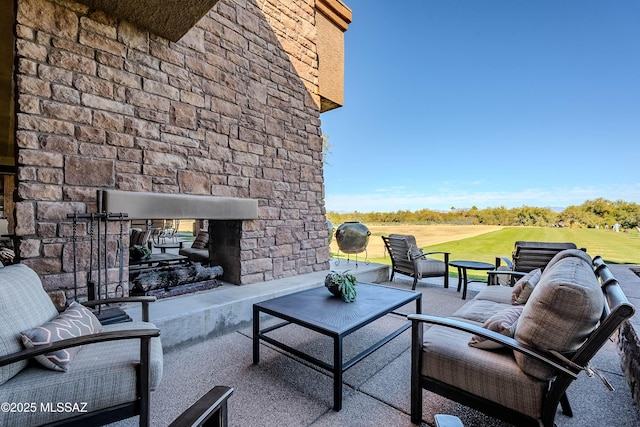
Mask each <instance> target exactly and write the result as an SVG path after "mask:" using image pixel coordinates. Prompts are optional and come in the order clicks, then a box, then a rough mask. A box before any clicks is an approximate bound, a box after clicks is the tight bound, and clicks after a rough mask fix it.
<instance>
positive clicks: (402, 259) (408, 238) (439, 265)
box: [382, 234, 449, 290]
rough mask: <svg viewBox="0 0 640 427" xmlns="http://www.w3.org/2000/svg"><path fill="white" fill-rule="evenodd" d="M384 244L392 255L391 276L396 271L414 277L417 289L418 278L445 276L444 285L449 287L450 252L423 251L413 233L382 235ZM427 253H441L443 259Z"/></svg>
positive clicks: (391, 278) (391, 279) (414, 285)
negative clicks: (434, 257)
mask: <svg viewBox="0 0 640 427" xmlns="http://www.w3.org/2000/svg"><path fill="white" fill-rule="evenodd" d="M382 240H383V241H384V245H385V247H386V250H387V252H388V253H389V256H390V257H391V277H390V278H389V280H390V281H393V278H394V276H395V274H396V273H400V274H405V275H407V276H410V277H413V286H412V288H411V289H413V290H415V289H416V285H417V283H418V280H420V279H422V278H424V277H444V287H445V288H448V287H449V252H422V249H420V248H419V247H418V245H417V244H416V238H415V237H414V236H412V235H405V234H390V235H389V236H382ZM427 255H440V256H442V257H443V260H442V261H441V260H438V259H433V258H430V257H428V256H427Z"/></svg>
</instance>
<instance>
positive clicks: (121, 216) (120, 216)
mask: <svg viewBox="0 0 640 427" xmlns="http://www.w3.org/2000/svg"><path fill="white" fill-rule="evenodd" d="M127 217H128V215H127V214H126V213H109V212H105V213H73V214H67V218H69V219H71V220H72V225H73V235H72V246H73V249H72V251H73V297H74V299H75V300H77V299H78V246H79V245H78V223H79V221H82V222H84V223H85V226H86V230H87V235H88V237H89V263H88V267H89V271H88V276H87V298H88V299H89V300H90V301H92V300H102V299H107V298H109V274H108V272H109V257H108V253H109V251H108V238H107V237H108V235H109V234H108V231H109V227H108V226H109V221H119V225H120V229H119V233H118V234H117V236H116V239H117V253H116V259H117V264H118V284H117V285H116V287H115V290H114V295H113V297H124V296H125V286H127V287H128V286H129V283H128V279H127V281H126V282H125V279H124V253H125V247H124V221H125V219H126V218H127ZM114 262H115V261H114ZM96 315H97V317H98V319H100V322H101V323H103V324H109V323H118V322H123V321H130V320H131V319H130V318H129V316H128V315H127V314H126V313H125V312H124V311H123V310H121V309H120V308H117V307H107V308H99V309H98V312H97V313H96Z"/></svg>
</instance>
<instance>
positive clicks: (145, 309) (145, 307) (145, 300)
mask: <svg viewBox="0 0 640 427" xmlns="http://www.w3.org/2000/svg"><path fill="white" fill-rule="evenodd" d="M156 299H157V298H156V297H153V296H137V297H123V298H105V299H97V300H91V301H85V302H83V303H82V305H84V306H85V307H95V306H98V305H104V304H120V303H135V302H139V303H142V320H143V321H144V322H148V321H149V303H152V302H155V301H156Z"/></svg>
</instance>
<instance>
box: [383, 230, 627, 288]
mask: <svg viewBox="0 0 640 427" xmlns="http://www.w3.org/2000/svg"><path fill="white" fill-rule="evenodd" d="M517 240H531V241H545V242H573V243H575V244H576V245H577V246H578V247H579V248H586V249H587V252H588V253H589V255H591V256H592V257H594V256H596V255H600V256H602V258H603V259H604V260H605V261H606V262H607V263H615V264H640V233H638V231H636V230H633V231H631V232H629V233H616V232H614V231H612V230H602V229H586V228H576V229H573V228H545V227H505V228H503V229H501V230H498V231H493V232H490V233H485V234H481V235H479V236H475V237H470V238H466V239H461V240H454V241H451V242H446V243H440V244H437V245H432V246H427V247H424V248H423V250H424V251H425V252H429V251H445V252H450V253H451V255H450V259H451V260H454V259H468V260H474V261H484V262H490V263H494V262H495V258H496V256H505V257H508V258H511V252H512V251H513V245H514V243H515V242H516V241H517ZM370 261H371V262H375V263H380V264H391V260H390V258H389V257H386V258H372V259H371V260H370ZM453 272H455V269H452V273H453ZM470 273H471V271H470ZM479 274H480V275H483V273H479ZM478 277H480V276H478V275H476V276H474V278H478ZM483 277H486V275H483Z"/></svg>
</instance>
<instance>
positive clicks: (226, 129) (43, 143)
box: [15, 0, 329, 297]
mask: <svg viewBox="0 0 640 427" xmlns="http://www.w3.org/2000/svg"><path fill="white" fill-rule="evenodd" d="M16 35H17V39H16V56H17V62H16V70H15V81H16V84H17V93H16V98H17V103H16V106H17V107H16V108H17V116H16V120H17V131H16V142H17V146H18V150H19V152H18V163H19V168H18V174H17V177H16V180H17V203H16V210H15V214H16V229H15V233H16V235H17V239H18V244H17V248H16V249H17V253H18V256H19V258H20V260H21V262H23V263H25V264H27V265H29V266H30V267H32V268H33V269H35V270H36V271H37V272H38V273H39V274H40V276H41V277H42V278H43V283H44V286H45V288H46V289H47V291H49V292H51V293H57V294H58V296H59V297H60V296H62V295H61V294H62V293H66V294H67V296H69V294H70V292H71V287H72V271H73V269H72V263H71V255H70V254H71V243H70V237H71V229H72V227H71V224H70V223H69V221H68V220H67V219H66V215H67V214H68V213H72V212H93V211H95V209H96V191H97V190H98V189H118V190H125V191H152V192H160V193H176V194H178V193H180V194H194V195H215V196H231V197H244V198H252V199H257V200H258V202H259V213H258V217H259V219H258V220H253V221H244V222H243V223H242V230H241V235H242V238H241V243H240V244H241V249H242V266H241V270H242V272H241V280H240V282H241V284H245V283H255V282H261V281H267V280H271V279H276V278H283V277H290V276H295V275H298V274H303V273H309V272H313V271H319V270H323V269H327V268H328V267H329V249H328V245H327V230H326V226H325V216H324V213H325V211H324V187H323V175H322V140H321V130H320V116H319V114H320V113H319V104H320V101H319V98H318V96H317V95H316V94H317V93H318V88H317V84H318V83H317V82H318V61H317V54H316V27H315V10H314V0H296V1H293V0H266V1H262V0H261V1H259V2H258V1H256V0H220V1H219V2H218V3H217V4H216V5H215V6H214V7H213V9H212V10H211V11H210V12H209V13H208V14H207V15H205V16H204V17H203V18H202V19H201V20H200V21H199V22H198V23H197V24H196V26H195V27H194V28H192V29H191V30H190V31H189V32H188V33H187V34H186V35H185V36H184V37H183V38H182V39H180V40H179V41H178V42H177V43H173V42H170V41H168V40H166V39H164V38H162V37H160V36H156V35H154V34H151V33H149V32H147V31H145V30H143V29H141V28H138V27H136V26H135V25H134V24H131V23H129V22H127V21H125V20H118V19H116V18H114V17H112V16H109V15H108V14H106V13H104V12H101V11H99V10H98V11H95V10H89V8H87V7H86V6H84V5H81V4H80V3H75V2H73V1H68V0H55V1H45V0H18V1H17V27H16ZM113 228H114V230H115V227H113ZM79 233H81V234H82V233H86V230H84V229H81V230H79ZM114 240H115V239H114ZM80 247H81V248H84V249H83V250H85V251H86V248H87V245H80ZM81 256H84V257H85V258H86V257H87V253H86V252H85V253H84V254H81ZM113 261H114V263H115V257H114V260H113ZM113 265H114V264H113ZM113 265H112V266H113ZM110 273H111V277H112V278H116V277H117V273H116V271H111V272H110ZM79 280H80V285H81V286H82V285H83V284H84V283H85V282H86V274H82V275H80V277H79ZM83 289H84V288H83Z"/></svg>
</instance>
